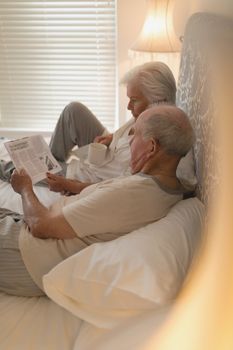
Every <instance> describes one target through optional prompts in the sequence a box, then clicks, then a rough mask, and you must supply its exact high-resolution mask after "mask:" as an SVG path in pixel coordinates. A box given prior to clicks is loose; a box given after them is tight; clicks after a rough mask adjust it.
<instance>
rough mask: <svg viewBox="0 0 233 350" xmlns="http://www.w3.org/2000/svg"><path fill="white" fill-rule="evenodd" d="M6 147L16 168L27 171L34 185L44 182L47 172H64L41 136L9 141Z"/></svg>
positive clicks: (5, 144)
mask: <svg viewBox="0 0 233 350" xmlns="http://www.w3.org/2000/svg"><path fill="white" fill-rule="evenodd" d="M4 146H5V147H6V149H7V151H8V153H9V155H10V157H11V159H12V161H13V163H14V166H15V168H16V169H17V170H20V169H22V168H23V169H25V170H26V172H27V173H28V175H29V176H30V177H31V179H32V183H33V184H35V183H37V182H39V181H41V180H43V179H44V178H45V177H46V172H47V171H49V172H50V173H53V174H54V173H57V172H59V171H61V170H62V169H61V166H60V164H59V163H58V162H57V160H56V159H55V158H54V157H53V155H52V153H51V151H50V149H49V146H48V145H47V143H46V142H45V140H44V138H43V137H42V136H41V135H33V136H28V137H23V138H21V139H17V140H12V141H7V142H5V143H4Z"/></svg>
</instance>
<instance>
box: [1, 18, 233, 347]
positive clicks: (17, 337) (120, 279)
mask: <svg viewBox="0 0 233 350" xmlns="http://www.w3.org/2000/svg"><path fill="white" fill-rule="evenodd" d="M226 22H227V26H228V27H229V28H230V27H231V26H230V25H229V23H228V21H227V20H226ZM216 23H217V25H216ZM219 23H221V28H222V23H225V19H223V18H219V17H218V16H214V15H211V14H205V13H201V14H195V15H193V16H192V17H191V18H190V20H189V21H188V24H187V27H186V31H185V35H184V42H183V48H182V58H181V67H180V76H179V83H178V96H177V105H178V106H180V107H181V108H183V109H184V110H185V111H186V112H187V113H188V115H189V116H190V118H191V122H192V124H193V126H194V128H195V131H196V135H197V142H196V144H195V147H194V150H193V151H194V159H195V168H196V176H197V179H198V187H197V197H194V198H189V199H186V200H184V201H181V202H179V203H178V204H176V205H175V206H174V207H173V208H172V209H171V211H170V212H169V214H168V215H167V216H166V217H165V218H163V219H162V220H159V221H158V222H156V223H152V224H150V225H148V226H146V227H144V228H141V229H139V230H137V231H134V232H132V233H130V234H128V235H127V236H123V237H121V238H119V239H117V240H115V241H111V242H106V243H98V244H94V245H92V246H90V247H88V248H86V249H84V250H83V251H81V252H79V253H78V254H75V255H74V256H72V257H70V258H69V259H67V260H65V261H64V262H62V263H61V264H59V265H58V266H56V267H55V268H54V269H53V270H52V271H50V272H49V274H47V275H46V276H44V286H45V289H46V292H47V295H48V297H47V296H46V297H33V298H22V297H14V296H9V295H5V294H3V293H0V311H1V313H0V349H1V350H10V349H11V350H12V349H17V350H21V349H22V350H29V349H33V350H40V349H49V350H53V349H54V350H55V349H56V350H59V349H61V350H65V349H67V350H91V349H95V350H104V349H110V350H113V349H119V348H120V349H125V350H126V349H127V350H128V349H134V350H135V349H143V344H144V341H145V339H146V338H147V336H149V335H150V334H151V332H152V331H153V332H154V331H155V329H159V326H160V325H161V324H162V323H163V322H164V320H166V318H167V317H169V311H170V309H171V308H172V305H173V303H174V301H175V299H176V297H177V295H178V293H179V291H180V289H181V287H182V285H183V284H184V283H186V280H187V276H188V271H189V270H190V268H191V266H192V263H193V261H194V260H195V257H196V254H197V253H196V252H197V249H198V247H199V245H200V242H201V240H202V231H203V226H204V223H205V218H206V212H207V213H208V210H207V208H208V205H209V200H210V195H211V194H212V192H213V188H214V187H215V186H216V184H217V179H218V176H217V175H216V172H215V169H216V165H215V161H214V160H215V155H216V152H217V151H216V149H215V148H214V146H213V142H212V141H211V140H212V134H213V130H214V120H215V111H214V106H213V103H212V102H211V101H212V99H211V98H210V97H211V96H210V88H209V87H210V84H209V81H210V80H209V79H210V75H211V72H210V65H209V61H208V60H209V59H210V57H209V56H208V54H207V50H206V46H205V45H203V42H202V40H201V39H202V37H203V35H202V33H203V30H204V32H205V33H206V35H205V39H206V37H207V34H208V31H209V32H210V33H211V32H212V30H213V27H214V28H215V30H217V28H218V25H219ZM207 62H208V64H207ZM207 94H208V98H207ZM207 101H208V102H207ZM4 152H5V151H4V148H3V147H2V145H1V148H0V157H1V159H2V157H4V158H6V157H7V155H6V154H5V153H4ZM189 171H192V170H190V169H189ZM190 176H192V174H191V175H190ZM36 193H37V194H38V196H39V198H40V199H41V200H42V201H43V203H45V204H50V203H51V202H52V201H54V200H56V198H57V196H59V195H58V194H54V195H53V196H52V197H51V195H48V193H47V190H46V188H43V187H40V188H39V187H38V186H37V187H36ZM0 196H1V197H0V205H1V207H6V208H9V209H12V210H16V211H22V208H21V203H20V198H19V196H18V195H17V194H14V193H13V191H12V190H11V189H10V185H9V184H6V183H3V182H1V183H0ZM135 252H137V253H136V254H135Z"/></svg>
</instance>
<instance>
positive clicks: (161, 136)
mask: <svg viewBox="0 0 233 350" xmlns="http://www.w3.org/2000/svg"><path fill="white" fill-rule="evenodd" d="M164 107H165V106H164ZM171 108H172V109H173V110H174V109H175V110H176V111H175V112H176V116H175V117H173V115H172V110H170V109H171ZM156 109H158V113H157V112H156ZM147 111H149V109H148V110H147ZM142 137H143V138H144V139H145V140H147V139H149V138H154V139H155V140H157V141H158V142H159V144H160V146H161V147H162V148H163V150H164V151H165V152H166V153H167V154H173V155H178V156H180V157H183V156H185V155H186V154H187V153H188V152H189V150H190V149H191V147H192V146H193V144H194V142H195V134H194V131H193V128H192V126H191V123H190V121H189V119H188V117H187V115H186V114H185V113H184V112H183V111H182V110H181V109H179V108H177V107H171V106H166V107H165V110H163V112H162V113H161V111H160V107H155V108H153V113H151V115H150V116H149V117H148V118H146V119H145V121H144V123H143V127H142Z"/></svg>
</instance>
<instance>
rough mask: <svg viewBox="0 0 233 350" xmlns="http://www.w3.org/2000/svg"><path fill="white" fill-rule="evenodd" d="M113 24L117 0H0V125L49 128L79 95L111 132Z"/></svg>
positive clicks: (113, 92) (114, 85) (114, 47)
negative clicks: (66, 106)
mask: <svg viewBox="0 0 233 350" xmlns="http://www.w3.org/2000/svg"><path fill="white" fill-rule="evenodd" d="M115 27H116V18H115V0H112V1H101V0H95V1H88V0H84V1H72V0H71V1H59V0H56V1H55V0H50V1H43V0H42V1H35V0H24V1H23V0H14V1H13V0H6V1H2V0H0V116H1V126H2V127H14V128H15V127H16V128H33V129H40V130H52V129H53V128H54V126H55V123H56V121H57V119H58V116H59V114H60V112H61V110H62V109H63V108H64V106H65V105H66V104H67V103H69V102H71V101H80V102H83V103H84V104H86V105H87V106H88V107H89V108H90V109H91V110H92V111H93V113H94V114H95V115H96V116H97V117H98V118H99V119H100V120H101V122H102V123H103V124H104V125H105V126H106V127H107V128H109V130H112V129H113V128H114V124H115V114H116V113H115V110H116V85H117V84H116V62H115V60H116V35H115Z"/></svg>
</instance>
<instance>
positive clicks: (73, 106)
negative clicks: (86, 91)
mask: <svg viewBox="0 0 233 350" xmlns="http://www.w3.org/2000/svg"><path fill="white" fill-rule="evenodd" d="M104 131H105V128H104V126H103V125H102V124H101V123H100V122H99V121H98V119H97V118H96V117H95V116H94V114H93V113H92V112H91V111H90V110H89V109H88V108H87V107H86V106H84V105H83V104H82V103H80V102H71V103H70V104H69V105H67V106H66V107H65V109H64V110H63V112H62V113H61V115H60V117H59V119H58V122H57V125H56V127H55V130H54V133H53V135H52V138H51V141H50V145H49V146H50V149H51V152H52V154H53V155H54V157H55V158H56V159H57V160H59V161H62V162H64V161H65V160H66V159H67V157H68V154H69V152H70V151H71V149H72V148H73V147H74V146H75V145H77V146H78V147H81V146H84V145H87V144H89V143H91V142H93V140H94V138H95V137H96V136H99V135H102V134H103V132H104Z"/></svg>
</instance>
